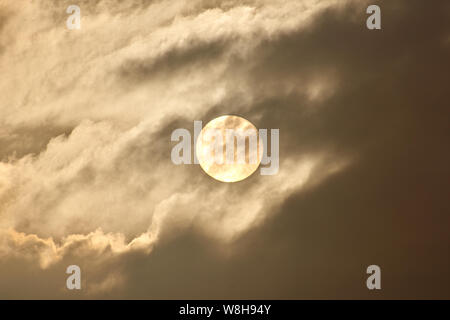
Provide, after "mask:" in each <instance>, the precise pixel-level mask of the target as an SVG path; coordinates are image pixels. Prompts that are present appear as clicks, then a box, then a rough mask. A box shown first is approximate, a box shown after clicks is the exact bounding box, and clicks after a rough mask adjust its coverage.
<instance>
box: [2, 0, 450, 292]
mask: <svg viewBox="0 0 450 320" xmlns="http://www.w3.org/2000/svg"><path fill="white" fill-rule="evenodd" d="M70 4H72V3H69V2H68V1H50V0H47V1H38V2H37V1H20V2H18V1H17V2H11V1H0V19H1V20H0V70H1V74H2V79H1V80H0V95H1V96H2V97H3V98H2V103H1V107H0V161H1V162H0V255H1V260H2V263H0V272H1V275H0V279H1V282H3V285H0V288H2V289H0V296H4V297H6V298H10V297H42V298H48V297H68V298H73V297H75V298H78V297H102V298H104V297H106V298H107V297H125V298H208V297H210V296H213V297H219V298H220V297H224V298H230V297H236V293H237V292H236V290H234V289H233V287H228V286H227V285H226V283H227V281H231V282H230V283H234V281H232V280H230V279H235V280H236V281H237V279H240V277H242V275H241V274H239V270H241V272H242V274H247V275H248V273H247V271H246V270H249V271H250V270H251V271H252V272H253V268H254V267H256V266H257V265H260V263H261V261H260V260H259V259H262V254H263V252H265V254H266V255H268V259H269V260H270V261H272V262H268V263H267V268H269V270H268V272H269V274H271V275H272V277H274V279H278V278H280V279H281V280H280V283H282V285H280V286H279V288H277V287H275V288H274V289H273V290H274V291H270V290H269V289H268V287H266V285H263V284H260V285H258V281H266V280H267V277H271V276H270V275H264V272H261V273H260V272H256V273H254V275H253V277H249V279H247V281H245V280H243V279H240V280H239V281H240V282H242V281H243V283H244V284H246V289H244V290H242V296H241V297H247V298H248V297H250V298H252V297H256V298H258V297H259V298H265V297H296V298H298V297H330V296H333V292H336V291H335V288H336V287H339V284H340V283H339V282H333V281H330V284H329V287H327V288H328V289H329V290H328V291H327V292H322V293H320V292H319V291H317V290H318V289H314V288H317V284H316V283H314V282H313V281H312V280H305V279H304V275H305V268H306V270H308V265H307V264H306V265H304V264H300V267H299V266H298V264H299V263H300V261H302V260H303V259H304V258H305V257H309V258H310V259H311V260H312V263H313V264H312V265H311V266H310V268H314V267H313V266H315V268H317V265H320V267H319V269H320V268H325V266H327V265H329V263H330V261H329V260H327V259H325V258H323V257H322V258H319V257H318V256H317V255H318V254H314V253H313V249H312V248H313V247H314V248H316V249H315V250H319V251H320V250H322V252H325V253H327V254H330V256H333V250H332V249H331V247H332V244H331V243H332V242H333V241H334V243H341V244H342V246H343V247H344V246H345V248H347V249H345V250H344V249H341V253H342V254H343V256H342V257H340V258H335V259H334V260H333V259H332V258H329V259H331V261H336V259H337V261H339V262H338V263H337V267H336V268H338V271H337V272H338V274H339V275H340V276H338V278H340V279H346V280H347V281H348V279H349V277H350V279H352V276H348V275H347V271H348V270H346V268H347V267H346V266H348V268H350V269H351V272H353V271H354V270H353V268H355V269H356V268H357V267H356V266H359V267H361V270H363V269H364V268H363V266H364V265H365V264H367V263H368V264H371V263H372V262H371V261H368V259H367V257H366V256H364V255H363V257H362V259H360V260H358V259H356V258H353V257H351V256H347V254H348V252H347V250H350V249H349V248H350V247H351V243H354V242H355V241H356V242H357V241H358V240H357V239H360V240H361V242H362V244H363V243H365V244H366V245H368V246H369V248H371V250H374V251H377V250H380V249H377V248H384V247H385V246H386V245H387V243H388V242H389V241H391V243H392V242H393V243H397V244H398V245H397V249H398V250H399V251H402V252H405V251H404V250H402V249H401V248H402V246H401V245H399V243H401V241H400V242H396V239H397V236H399V237H401V236H403V237H405V239H409V237H408V233H409V232H412V231H411V230H414V225H416V222H417V221H418V220H415V222H414V223H412V226H410V227H408V228H403V227H400V225H401V224H402V223H403V222H401V221H404V220H403V219H406V216H405V218H403V217H402V214H406V213H408V214H412V215H414V211H415V210H414V209H415V208H414V206H413V205H412V204H408V203H406V202H403V199H405V198H404V197H406V194H405V193H403V192H402V191H398V190H404V188H405V187H406V186H407V185H409V186H411V188H412V191H411V192H412V194H414V195H417V194H423V193H422V192H421V191H420V190H421V189H420V188H419V187H417V188H414V187H413V186H418V184H416V183H413V184H412V185H411V184H408V181H409V179H412V178H411V172H415V173H414V174H416V175H420V172H423V171H421V170H424V168H429V166H430V163H429V162H430V158H432V159H436V160H435V161H434V165H436V167H437V168H441V167H440V166H439V164H441V165H443V164H444V163H445V161H444V160H443V159H448V153H445V154H443V155H442V156H441V157H437V155H436V154H435V148H436V149H439V148H440V146H441V144H440V142H442V143H443V141H441V139H442V137H444V136H445V135H446V134H448V130H447V129H445V125H444V123H443V120H442V118H441V117H437V118H435V116H434V115H430V113H428V112H427V111H426V110H425V108H426V107H427V106H428V105H430V104H432V105H433V106H434V107H433V108H434V110H435V111H433V112H435V113H434V114H436V113H439V112H444V108H445V97H446V94H445V92H446V89H445V83H446V80H445V79H446V76H445V74H444V73H443V71H442V70H443V69H444V68H442V66H440V65H439V64H438V62H441V63H443V64H444V66H448V53H449V48H450V46H449V42H448V39H449V38H448V37H449V35H450V29H449V24H448V19H446V18H448V15H447V16H446V15H445V10H439V11H438V12H439V14H436V11H435V10H436V8H434V9H433V8H427V7H426V6H425V5H423V4H421V3H420V2H419V1H412V2H409V3H408V4H407V3H406V2H401V1H400V2H398V3H395V4H392V3H389V4H387V3H386V4H385V3H383V6H382V7H383V31H382V32H377V31H375V32H371V31H369V30H367V29H366V28H365V19H366V17H367V15H366V14H365V8H366V7H367V5H368V2H363V1H334V0H325V1H316V0H310V1H295V0H292V1H281V0H279V1H277V0H264V1H251V0H248V1H237V0H236V1H200V0H194V1H179V0H175V1H165V0H160V1H127V2H126V3H125V2H124V1H118V0H103V1H97V2H95V3H94V2H92V1H79V2H78V3H77V5H79V6H80V8H81V14H82V22H81V30H76V31H71V30H68V29H67V28H66V26H65V20H66V19H67V17H68V15H67V14H66V12H65V9H66V8H67V7H68V6H69V5H70ZM439 6H442V7H445V6H447V7H446V8H447V9H448V4H445V2H442V3H441V2H439V4H436V7H439ZM432 17H435V18H433V19H432ZM419 21H422V22H421V24H420V27H415V28H414V29H413V30H409V29H408V28H411V25H412V24H414V23H419ZM446 57H447V58H446ZM427 78H429V79H432V80H433V83H434V85H433V86H431V85H430V84H429V83H427V80H426V79H427ZM419 92H421V93H422V94H419ZM447 96H448V95H447ZM425 97H426V98H425ZM224 114H237V115H240V116H242V117H244V118H247V119H249V120H250V121H251V122H252V123H254V124H255V125H256V126H257V127H259V128H279V129H280V172H279V174H278V175H276V176H260V175H258V174H254V175H253V176H251V177H250V178H249V179H247V180H244V181H242V182H239V183H236V184H223V183H220V182H217V181H214V180H213V179H211V178H209V177H208V176H207V175H206V174H205V173H204V172H202V171H201V168H200V167H199V166H194V165H192V166H189V165H186V166H175V165H174V164H173V163H172V162H171V159H170V151H171V148H172V146H173V144H171V142H170V133H171V132H172V131H173V130H174V129H177V128H187V129H188V130H190V131H192V130H193V121H194V120H202V121H203V122H204V123H206V122H208V121H209V120H211V119H213V118H216V117H218V116H221V115H224ZM431 122H432V124H431ZM419 132H421V133H422V134H423V135H420V134H419ZM426 137H429V138H430V139H428V138H426ZM410 139H414V141H415V142H416V143H415V144H413V143H411V141H410ZM429 140H431V142H428V141H429ZM421 147H422V148H424V149H425V150H427V152H426V153H427V154H429V155H430V156H429V158H426V157H424V156H422V157H420V155H421V154H422V152H421V150H422V149H421ZM407 154H410V155H411V157H410V158H409V157H407ZM438 159H441V160H438ZM436 163H437V164H436ZM412 164H415V165H414V166H413V165H412ZM405 166H413V168H411V169H408V170H407V168H405ZM445 172H446V173H447V175H448V170H447V171H445ZM388 173H389V174H390V175H389V174H388ZM390 177H392V179H395V182H396V183H397V187H396V188H395V190H397V191H395V192H397V193H398V194H397V197H394V198H395V199H392V198H391V197H392V192H394V191H390V192H389V194H384V196H380V194H382V193H383V192H385V191H384V190H389V188H388V186H390V183H389V182H388V181H389V179H391V178H390ZM432 177H434V175H433V174H432V173H430V172H428V171H426V172H423V176H420V177H419V179H423V180H424V182H426V183H427V184H435V183H437V182H436V181H435V180H434V179H433V178H432ZM442 183H443V184H445V182H442ZM336 184H337V185H339V186H335V185H336ZM436 188H437V186H436ZM444 188H445V185H443V186H441V187H439V188H438V189H439V190H442V189H444ZM330 190H333V191H330ZM345 190H348V192H349V193H344V194H342V193H343V192H344V191H345ZM428 190H429V189H428ZM350 191H351V192H350ZM422 191H423V190H422ZM386 192H387V191H386ZM337 195H340V196H337ZM321 199H322V200H321ZM416 199H417V198H416ZM424 201H425V200H424ZM429 201H431V200H430V199H429ZM386 203H388V204H392V206H389V205H387V206H386ZM434 203H436V202H434ZM326 204H327V205H326ZM323 205H325V207H323ZM328 206H329V207H328ZM333 207H334V209H333ZM378 207H379V208H380V211H381V212H380V213H379V214H380V216H379V219H382V220H375V226H376V227H377V228H381V229H383V230H385V231H384V233H386V236H385V237H382V238H381V239H379V242H378V244H379V247H377V246H375V243H376V241H378V240H372V238H371V239H370V240H368V242H365V241H364V240H363V239H366V238H364V235H363V234H364V231H362V230H367V228H369V231H368V233H369V234H370V235H372V236H374V237H376V236H375V234H376V232H375V231H374V230H375V229H371V227H370V226H368V224H369V221H371V219H376V218H374V216H373V215H374V214H375V213H374V210H375V208H378ZM424 207H428V208H430V210H432V209H433V207H432V206H431V207H430V205H424ZM447 209H448V208H447ZM411 212H412V213H411ZM428 214H431V213H428ZM416 215H419V213H418V212H416ZM312 216H315V218H311V217H312ZM294 217H295V218H294ZM317 217H322V219H323V220H321V221H323V223H326V224H327V226H324V225H320V224H317V223H315V224H312V227H313V228H312V229H311V230H314V231H315V232H316V233H317V234H318V235H321V236H322V238H321V240H320V241H321V242H324V243H327V244H328V246H326V245H324V244H321V243H320V242H319V243H317V242H316V243H310V246H307V247H305V246H304V245H305V244H304V243H303V242H302V243H299V241H300V239H299V238H298V237H299V235H296V234H297V233H300V234H301V236H300V237H304V235H305V234H310V233H309V231H307V230H304V228H305V225H307V224H308V223H310V224H311V221H314V220H311V219H318V218H317ZM380 217H382V218H380ZM408 217H409V216H408ZM415 218H417V216H415ZM415 218H414V217H413V218H411V219H413V220H414V219H415ZM283 219H288V220H287V221H290V220H289V219H293V220H292V221H290V223H287V225H285V224H286V222H283V221H286V220H283ZM302 219H304V220H302ZM341 219H342V220H341ZM386 219H392V220H398V221H395V222H392V224H389V223H386ZM408 219H409V218H408ZM430 219H431V220H430V221H433V222H430V226H433V227H430V228H431V229H433V228H439V227H435V223H434V222H435V220H434V219H435V218H433V216H432V217H431V218H430ZM442 219H443V220H444V221H448V215H445V216H443V217H442ZM345 221H347V223H348V225H347V224H346V222H345ZM382 221H384V223H383V222H382ZM280 223H281V224H283V227H282V228H281V227H280V230H278V231H279V232H280V234H279V235H278V236H279V237H280V239H281V240H280V239H273V238H272V237H273V233H274V230H275V229H271V228H277V226H278V225H279V224H280ZM289 224H290V225H291V226H292V227H290V226H289ZM330 224H331V225H335V228H336V229H333V228H330V227H329V225H330ZM350 225H352V227H350ZM291 228H292V229H291ZM295 228H297V229H295ZM339 228H340V229H339ZM386 229H387V231H386ZM336 230H340V231H336ZM343 230H352V231H350V232H349V237H352V241H350V242H349V243H347V241H346V235H345V233H344V231H343ZM355 230H357V231H355ZM377 230H378V229H377ZM433 230H434V231H435V232H434V238H432V239H431V242H427V241H425V243H427V245H428V244H429V243H435V242H436V241H438V242H439V243H440V244H441V245H442V243H444V244H446V245H447V246H448V243H449V242H448V240H449V238H448V236H447V235H445V234H444V233H442V232H439V231H438V232H436V231H437V230H436V229H433ZM380 232H381V231H380ZM334 237H336V239H335V238H334ZM428 237H429V234H428V233H427V234H426V235H423V239H428ZM312 239H317V238H315V237H314V236H312V235H311V237H310V238H309V240H310V241H312ZM301 240H302V241H303V240H308V239H305V238H301ZM366 240H367V239H366ZM280 241H286V242H280ZM335 241H338V242H335ZM372 241H374V242H372ZM446 241H447V242H446ZM330 245H331V247H330ZM343 247H342V248H343ZM444 247H445V245H444ZM297 250H301V251H302V253H303V254H298V253H295V252H297ZM354 250H355V251H356V252H362V251H359V249H355V248H354ZM361 250H362V249H361ZM293 252H294V253H293ZM394 252H396V251H389V254H388V257H386V256H384V257H383V256H382V257H380V256H375V257H374V258H377V259H379V260H381V261H386V264H388V265H389V263H391V262H392V260H390V257H391V255H394ZM325 253H324V254H325ZM289 255H293V256H294V257H295V259H294V260H290V259H291V258H287V257H288V256H289ZM297 255H298V256H297ZM330 256H329V257H330ZM359 257H360V256H359ZM277 259H278V261H279V264H278V263H275V262H274V261H276V260H277ZM286 259H287V260H286ZM292 259H293V258H292ZM255 261H258V262H257V263H256V262H255ZM283 261H284V262H283ZM380 263H381V262H380ZM69 264H78V265H80V267H81V269H82V270H84V271H83V272H84V273H83V274H86V275H87V279H85V280H84V281H85V283H84V284H85V288H86V289H85V290H83V291H82V292H81V293H75V294H74V293H72V292H68V291H67V290H65V288H64V285H65V274H64V271H65V267H66V266H68V265H69ZM392 264H393V266H394V269H395V266H396V264H395V263H393V262H392ZM203 265H204V266H203ZM282 265H284V268H287V273H286V274H287V275H286V277H287V276H288V275H289V276H290V277H291V280H292V277H295V278H297V277H298V278H299V279H301V281H300V280H299V281H300V282H302V281H303V282H302V283H303V284H304V285H305V287H306V288H309V289H308V290H309V291H299V289H298V288H297V287H296V286H294V285H298V284H299V282H297V281H293V282H292V281H288V280H286V279H284V276H283V275H282V273H283V271H282V269H283V267H282ZM446 265H448V258H447V259H446V260H445V261H444V262H443V263H442V264H441V266H442V268H444V267H445V266H446ZM11 266H14V271H13V272H9V273H8V271H7V270H10V269H11ZM252 266H253V267H252ZM294 266H297V267H299V270H298V271H295V268H294ZM238 267H239V269H237V268H238ZM205 268H208V269H205ZM291 268H292V269H291ZM302 268H303V269H302ZM210 269H211V270H210ZM30 270H33V271H30ZM149 270H150V271H149ZM212 270H215V272H214V271H212ZM363 271H364V270H363ZM33 272H34V273H36V272H37V273H38V274H39V279H35V280H34V281H37V282H38V283H49V284H48V285H47V287H46V288H45V289H42V290H39V289H35V290H28V289H27V288H28V287H29V284H30V281H31V280H30V277H31V278H32V276H30V274H33ZM310 272H311V271H310ZM349 272H350V271H349ZM354 272H355V275H354V277H356V276H357V272H358V271H354ZM181 274H186V275H187V277H192V278H196V277H197V278H198V279H197V280H198V283H197V284H194V283H190V282H189V281H188V280H183V279H180V277H181ZM299 274H300V275H299ZM258 277H260V278H258ZM316 277H319V276H318V275H316ZM363 277H364V275H363ZM446 277H447V278H448V275H446ZM144 278H145V279H146V280H143V279H144ZM212 278H214V279H218V278H220V279H222V280H214V281H212V282H213V283H214V284H215V286H216V289H214V290H212V289H211V291H209V289H207V288H206V284H207V283H208V282H210V281H211V279H212ZM307 278H308V277H307ZM264 279H266V280H264ZM186 281H187V282H186ZM308 281H309V282H308ZM334 281H337V280H334ZM342 281H344V280H342ZM270 282H271V281H270V280H267V283H270ZM289 282H291V283H293V284H292V286H293V287H290V285H289ZM359 282H361V281H359ZM361 283H363V282H361ZM195 285H197V287H198V289H193V288H194V287H195ZM258 286H261V287H262V288H263V290H258ZM430 286H431V285H430ZM190 287H191V289H189V288H190ZM349 288H350V289H349V290H348V291H345V292H342V296H346V297H349V296H359V297H360V296H361V291H360V289H358V286H357V285H356V284H355V285H349ZM305 290H306V289H305ZM329 292H331V293H329ZM399 292H401V291H398V292H393V293H391V294H392V295H395V294H398V293H399ZM436 292H440V293H441V294H442V292H444V293H445V294H447V295H448V291H439V290H437V291H436Z"/></svg>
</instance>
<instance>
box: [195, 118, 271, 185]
mask: <svg viewBox="0 0 450 320" xmlns="http://www.w3.org/2000/svg"><path fill="white" fill-rule="evenodd" d="M262 148H263V143H262V141H261V138H260V137H259V133H258V130H257V129H256V127H255V126H254V125H253V124H252V123H251V122H250V121H248V120H246V119H244V118H241V117H238V116H231V115H226V116H221V117H218V118H216V119H213V120H211V121H210V122H209V123H208V124H207V125H206V126H205V127H204V128H203V129H202V131H201V132H200V134H199V136H198V139H197V145H196V154H197V158H198V161H199V164H200V166H201V168H202V169H203V170H204V171H205V172H206V173H207V174H208V175H210V176H211V177H213V178H214V179H216V180H219V181H223V182H236V181H241V180H244V179H245V178H247V177H249V176H250V175H251V174H252V173H253V172H255V171H256V169H258V167H259V164H260V163H261V158H262V153H263V150H262Z"/></svg>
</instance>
